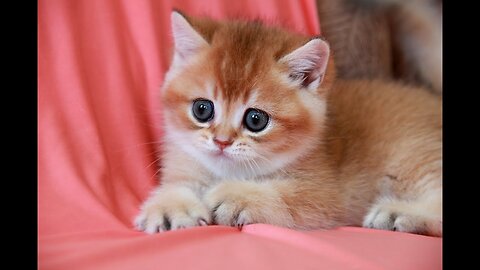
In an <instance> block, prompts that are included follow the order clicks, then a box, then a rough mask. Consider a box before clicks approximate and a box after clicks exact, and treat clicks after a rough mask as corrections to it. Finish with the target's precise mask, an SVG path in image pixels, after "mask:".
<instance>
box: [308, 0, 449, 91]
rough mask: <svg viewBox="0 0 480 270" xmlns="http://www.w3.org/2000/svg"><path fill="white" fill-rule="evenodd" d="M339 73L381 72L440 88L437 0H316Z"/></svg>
mask: <svg viewBox="0 0 480 270" xmlns="http://www.w3.org/2000/svg"><path fill="white" fill-rule="evenodd" d="M317 9H318V15H319V18H320V21H321V31H322V35H323V36H324V37H325V38H326V39H327V41H328V42H329V43H330V45H331V47H332V49H333V53H334V56H335V62H336V66H337V74H338V76H339V77H341V78H349V79H353V78H372V79H373V78H382V79H395V80H402V81H404V82H406V83H410V84H415V85H423V86H425V87H427V88H429V89H431V90H432V91H434V92H436V93H439V94H441V93H442V0H317Z"/></svg>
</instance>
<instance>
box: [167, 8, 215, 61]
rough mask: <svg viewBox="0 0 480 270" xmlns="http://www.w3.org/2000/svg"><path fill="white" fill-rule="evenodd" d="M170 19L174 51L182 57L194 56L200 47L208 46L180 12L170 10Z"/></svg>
mask: <svg viewBox="0 0 480 270" xmlns="http://www.w3.org/2000/svg"><path fill="white" fill-rule="evenodd" d="M171 20H172V33H173V39H174V43H175V52H176V53H177V54H178V55H179V56H180V57H181V58H182V59H188V58H190V57H192V56H194V55H195V54H196V53H197V52H198V50H199V49H200V48H202V47H204V46H208V43H207V41H206V40H205V39H203V37H202V36H201V35H200V34H199V33H198V32H197V31H195V29H194V28H193V27H192V26H191V25H190V23H189V22H188V21H187V20H186V19H185V17H183V16H182V15H181V14H180V13H178V12H175V11H174V12H172V15H171Z"/></svg>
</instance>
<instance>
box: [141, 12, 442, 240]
mask: <svg viewBox="0 0 480 270" xmlns="http://www.w3.org/2000/svg"><path fill="white" fill-rule="evenodd" d="M172 19H173V21H174V22H173V32H174V37H175V42H176V52H175V56H174V60H173V64H172V67H171V68H170V70H169V72H168V74H167V76H166V81H165V84H164V86H163V100H164V107H165V110H164V116H165V131H166V137H165V141H166V143H165V145H164V147H165V149H164V154H163V156H162V163H163V164H162V179H161V186H160V187H159V188H158V189H157V190H156V191H155V192H154V193H153V194H152V196H151V197H150V198H149V199H148V200H147V201H146V203H145V204H144V205H143V206H142V212H141V214H140V215H139V216H138V217H137V220H136V224H137V227H138V228H139V229H140V230H144V231H146V232H149V233H154V232H157V231H163V230H169V229H178V228H182V227H191V226H198V225H206V224H211V223H217V224H223V225H232V226H235V225H237V226H241V225H243V224H248V223H269V224H274V225H279V226H285V227H290V228H297V229H315V228H331V227H335V226H342V225H362V223H363V225H364V226H368V227H373V228H380V229H390V230H400V231H407V232H417V233H425V234H432V235H441V188H442V183H441V114H440V108H441V100H440V99H439V98H438V97H436V96H433V95H431V94H429V93H427V92H426V91H422V90H421V89H412V88H407V87H402V86H399V85H396V84H391V83H384V82H381V81H335V80H334V77H335V76H334V67H333V61H332V58H329V57H328V55H329V49H328V46H327V45H326V43H325V42H323V41H322V40H320V39H313V40H312V39H310V38H308V37H304V36H301V35H297V34H292V33H288V32H286V31H284V30H281V29H276V28H267V27H265V26H262V25H261V24H258V23H245V22H215V21H211V20H208V19H195V18H189V19H188V21H189V22H187V21H186V20H185V19H183V17H181V15H179V14H176V13H174V14H173V16H172ZM190 24H191V25H192V26H193V28H192V27H191V26H190ZM198 98H203V99H207V100H211V101H212V104H214V107H215V117H213V118H212V120H209V121H208V122H205V123H200V122H198V121H196V120H195V118H194V117H193V116H192V109H191V107H192V102H193V101H195V100H197V99H198ZM248 108H257V109H261V110H263V111H265V112H267V113H268V114H269V116H270V121H269V124H268V126H267V127H266V128H265V129H264V130H262V131H260V132H250V131H248V130H247V129H246V128H245V123H244V122H242V119H243V117H244V113H245V111H246V110H248ZM218 138H221V140H228V141H229V143H230V144H229V146H228V147H227V148H225V149H223V148H222V150H219V148H217V146H216V145H215V140H217V139H218Z"/></svg>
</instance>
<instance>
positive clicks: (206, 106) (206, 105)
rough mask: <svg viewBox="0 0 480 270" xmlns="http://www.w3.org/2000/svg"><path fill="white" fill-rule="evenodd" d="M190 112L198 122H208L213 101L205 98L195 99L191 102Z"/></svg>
mask: <svg viewBox="0 0 480 270" xmlns="http://www.w3.org/2000/svg"><path fill="white" fill-rule="evenodd" d="M192 112H193V116H195V118H196V119H197V120H198V121H199V122H201V123H205V122H208V121H210V120H212V119H213V115H214V110H213V102H211V101H210V100H207V99H197V100H195V101H194V102H193V106H192Z"/></svg>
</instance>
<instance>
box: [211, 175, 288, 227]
mask: <svg viewBox="0 0 480 270" xmlns="http://www.w3.org/2000/svg"><path fill="white" fill-rule="evenodd" d="M205 201H206V203H207V205H208V207H209V208H210V209H211V212H212V216H213V219H214V221H215V223H216V224H219V225H227V226H236V227H242V226H243V225H246V224H251V223H268V224H273V225H278V226H285V227H291V226H293V218H292V216H291V215H290V213H289V212H288V208H287V205H286V204H285V202H284V201H283V200H282V198H281V196H280V194H279V193H278V192H277V191H276V190H275V189H274V188H273V187H272V186H271V185H269V184H267V183H255V182H247V181H232V182H223V183H221V184H219V185H217V186H215V187H214V188H212V189H211V190H210V191H209V192H208V193H207V194H206V196H205Z"/></svg>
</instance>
